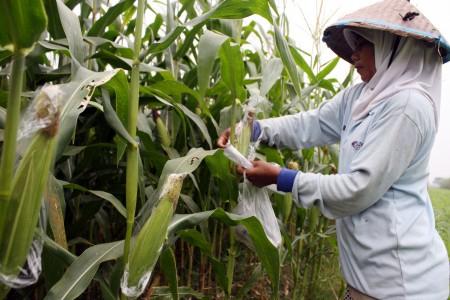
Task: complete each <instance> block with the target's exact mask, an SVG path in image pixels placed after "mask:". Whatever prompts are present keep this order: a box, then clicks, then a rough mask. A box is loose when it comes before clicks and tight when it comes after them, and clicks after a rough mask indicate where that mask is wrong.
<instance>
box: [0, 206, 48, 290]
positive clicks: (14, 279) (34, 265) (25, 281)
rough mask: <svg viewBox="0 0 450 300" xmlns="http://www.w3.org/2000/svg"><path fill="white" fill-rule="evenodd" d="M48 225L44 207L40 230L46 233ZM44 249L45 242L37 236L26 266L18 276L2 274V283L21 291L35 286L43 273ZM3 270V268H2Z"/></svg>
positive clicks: (0, 274)
mask: <svg viewBox="0 0 450 300" xmlns="http://www.w3.org/2000/svg"><path fill="white" fill-rule="evenodd" d="M46 224H47V213H46V210H45V208H44V206H42V207H41V210H40V215H39V229H38V230H41V231H42V232H45V228H46ZM43 247H44V241H43V240H42V238H41V237H40V236H39V235H37V234H36V235H35V239H34V240H33V242H32V243H31V247H30V250H29V252H28V255H27V260H26V262H25V265H23V266H22V268H20V272H19V274H18V275H17V276H13V275H6V274H3V273H1V272H0V283H2V284H4V285H6V286H8V287H10V288H12V289H21V288H24V287H27V286H30V285H32V284H35V283H36V282H37V281H38V280H39V276H40V275H41V271H42V259H41V257H42V249H43ZM0 269H1V266H0Z"/></svg>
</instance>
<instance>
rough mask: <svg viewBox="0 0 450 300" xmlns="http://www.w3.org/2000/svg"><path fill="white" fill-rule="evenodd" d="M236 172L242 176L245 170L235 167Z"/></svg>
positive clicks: (241, 167)
mask: <svg viewBox="0 0 450 300" xmlns="http://www.w3.org/2000/svg"><path fill="white" fill-rule="evenodd" d="M236 171H237V172H238V173H239V174H241V175H243V174H244V172H245V171H246V169H245V168H244V167H243V166H237V167H236Z"/></svg>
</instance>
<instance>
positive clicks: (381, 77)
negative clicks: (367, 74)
mask: <svg viewBox="0 0 450 300" xmlns="http://www.w3.org/2000/svg"><path fill="white" fill-rule="evenodd" d="M358 36H360V37H363V38H364V39H366V40H368V41H369V42H371V43H372V44H373V45H374V52H375V67H376V73H375V75H374V76H373V77H372V78H371V79H370V81H369V82H367V83H366V84H365V86H364V88H363V90H362V92H361V96H360V97H359V99H358V100H357V101H356V103H355V105H354V107H353V109H352V118H353V120H355V121H357V120H360V119H362V118H364V117H365V116H366V115H367V114H368V113H369V112H370V111H371V110H372V109H373V108H374V107H375V106H377V105H379V104H381V103H383V102H384V101H388V100H389V98H390V97H391V96H393V95H395V94H396V93H398V92H400V91H402V90H406V89H415V90H418V91H420V92H421V93H423V94H424V95H425V97H426V98H427V99H428V100H429V102H430V103H431V105H432V106H433V109H434V115H435V123H436V129H437V126H438V123H439V106H440V100H441V81H442V79H441V74H442V58H441V57H439V55H437V53H436V49H434V47H433V46H428V45H427V44H426V43H425V42H423V41H420V40H418V39H414V38H411V37H408V38H405V37H401V38H400V42H399V44H398V47H397V49H396V51H395V53H394V57H393V60H392V63H391V65H389V61H390V60H391V55H392V52H393V45H394V41H395V39H396V37H397V36H396V35H393V34H392V33H389V32H385V31H380V30H371V29H365V28H346V29H344V37H345V39H346V41H347V43H348V44H349V45H350V47H351V48H352V49H353V50H354V49H355V48H354V47H355V43H356V41H357V39H358V38H359V37H358Z"/></svg>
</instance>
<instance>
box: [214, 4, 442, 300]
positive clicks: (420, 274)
mask: <svg viewBox="0 0 450 300" xmlns="http://www.w3.org/2000/svg"><path fill="white" fill-rule="evenodd" d="M394 2H395V3H396V4H398V5H402V7H404V8H405V9H406V11H405V12H404V14H403V16H402V20H401V22H409V21H413V20H414V18H415V17H417V16H420V18H424V17H423V16H421V15H420V13H418V12H417V10H416V9H415V8H414V7H413V6H412V5H410V4H409V3H408V2H406V1H405V0H397V1H384V2H381V3H379V4H377V5H379V6H381V8H383V7H382V6H383V5H385V6H386V5H387V6H390V5H393V4H392V3H394ZM403 2H404V3H403ZM398 5H397V6H398ZM371 7H372V8H373V6H371ZM377 8H378V9H377V10H374V11H376V12H382V13H384V12H385V9H380V7H377ZM357 13H358V12H356V13H355V14H356V15H357ZM407 14H409V16H410V17H411V16H413V17H412V19H411V20H409V19H408V18H407V19H406V21H403V18H404V16H406V15H407ZM394 15H397V11H394ZM371 17H373V19H374V20H376V22H379V20H380V18H382V17H380V16H376V15H375V16H371ZM397 17H398V16H397ZM363 19H364V20H365V21H366V22H367V17H366V16H365V17H364V18H363ZM347 20H348V18H347ZM419 21H420V20H419ZM338 23H339V22H338ZM350 24H353V26H345V25H343V23H342V22H341V23H339V26H336V27H333V26H332V27H330V28H329V29H327V30H329V32H327V31H326V32H325V38H324V39H326V38H327V33H328V34H330V30H331V34H332V35H333V34H334V35H339V34H341V36H343V37H344V38H345V41H346V43H344V44H345V45H344V46H342V45H341V44H342V40H341V44H339V43H335V45H338V46H337V47H334V48H333V41H327V43H328V45H329V46H330V45H331V48H332V49H333V50H334V51H335V52H336V53H338V54H339V55H340V56H341V57H343V58H344V59H348V60H349V59H350V58H351V62H352V63H353V64H354V66H355V68H356V69H357V71H358V73H359V74H360V76H361V79H362V81H363V82H362V83H360V84H356V85H354V86H352V87H350V88H347V89H345V90H343V91H342V92H340V93H339V94H338V95H337V96H336V97H335V98H334V99H333V100H332V101H330V102H327V103H324V104H323V105H321V106H320V107H319V108H318V109H315V110H312V111H308V112H303V113H299V114H296V115H291V116H285V117H280V118H273V119H267V120H262V121H259V122H258V123H256V124H255V126H254V137H258V138H259V139H261V141H263V142H266V143H268V144H269V145H274V146H277V147H287V148H291V149H301V148H309V147H312V146H318V145H327V144H333V143H340V156H339V174H337V175H322V174H314V173H303V172H300V171H293V170H288V169H282V168H280V167H277V166H274V165H272V164H268V163H265V162H262V161H254V162H253V168H250V169H246V170H244V169H243V168H242V167H239V168H238V171H239V172H241V173H243V172H245V173H246V176H247V178H248V179H249V180H250V181H251V182H253V183H254V184H255V185H257V186H265V185H269V184H272V183H276V184H277V188H278V190H281V191H285V192H292V195H293V199H294V201H295V202H296V203H297V204H298V205H300V206H303V207H312V206H316V207H318V208H319V209H320V210H321V212H322V214H323V215H325V216H326V217H328V218H331V219H336V232H337V240H338V245H339V257H340V263H341V271H342V274H343V277H344V279H345V280H346V282H347V284H348V292H349V294H348V295H347V298H346V299H374V298H375V299H417V300H433V299H436V300H438V299H439V300H441V299H447V297H448V294H449V262H448V257H447V252H446V250H445V246H444V244H443V242H442V240H441V238H440V237H439V234H438V233H437V232H436V230H435V225H434V216H433V210H432V207H431V203H430V199H429V196H428V193H427V181H428V161H429V157H430V151H431V147H432V145H433V141H434V138H435V134H436V130H437V124H438V116H439V101H440V88H441V68H442V63H443V59H442V57H441V56H440V54H442V52H443V51H444V50H446V49H445V48H441V49H440V50H439V51H437V49H436V48H437V47H433V45H432V44H429V43H427V42H425V41H423V40H419V39H417V37H416V36H413V35H408V34H403V35H407V37H400V36H398V35H395V34H392V33H391V32H390V31H395V32H396V33H398V32H399V28H398V26H397V27H395V28H394V29H395V30H387V29H386V27H383V29H384V30H378V28H379V27H377V26H375V25H374V24H370V22H368V23H365V24H361V23H357V26H358V27H354V26H355V24H356V23H355V22H353V23H352V22H350ZM411 24H412V25H414V23H413V22H411V23H408V25H409V26H412V25H411ZM362 25H363V26H362ZM362 27H365V28H362ZM333 30H334V31H333ZM339 30H340V31H339ZM334 42H336V40H334ZM349 52H351V54H350V53H349ZM228 137H229V132H228V131H226V132H224V133H223V134H222V135H221V136H220V137H219V139H218V146H219V147H225V145H226V143H227V142H228Z"/></svg>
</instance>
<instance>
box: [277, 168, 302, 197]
mask: <svg viewBox="0 0 450 300" xmlns="http://www.w3.org/2000/svg"><path fill="white" fill-rule="evenodd" d="M297 173H298V171H297V170H291V169H286V168H282V169H281V171H280V174H278V177H277V190H279V191H282V192H286V193H290V192H292V187H293V185H294V181H295V176H297Z"/></svg>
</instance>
